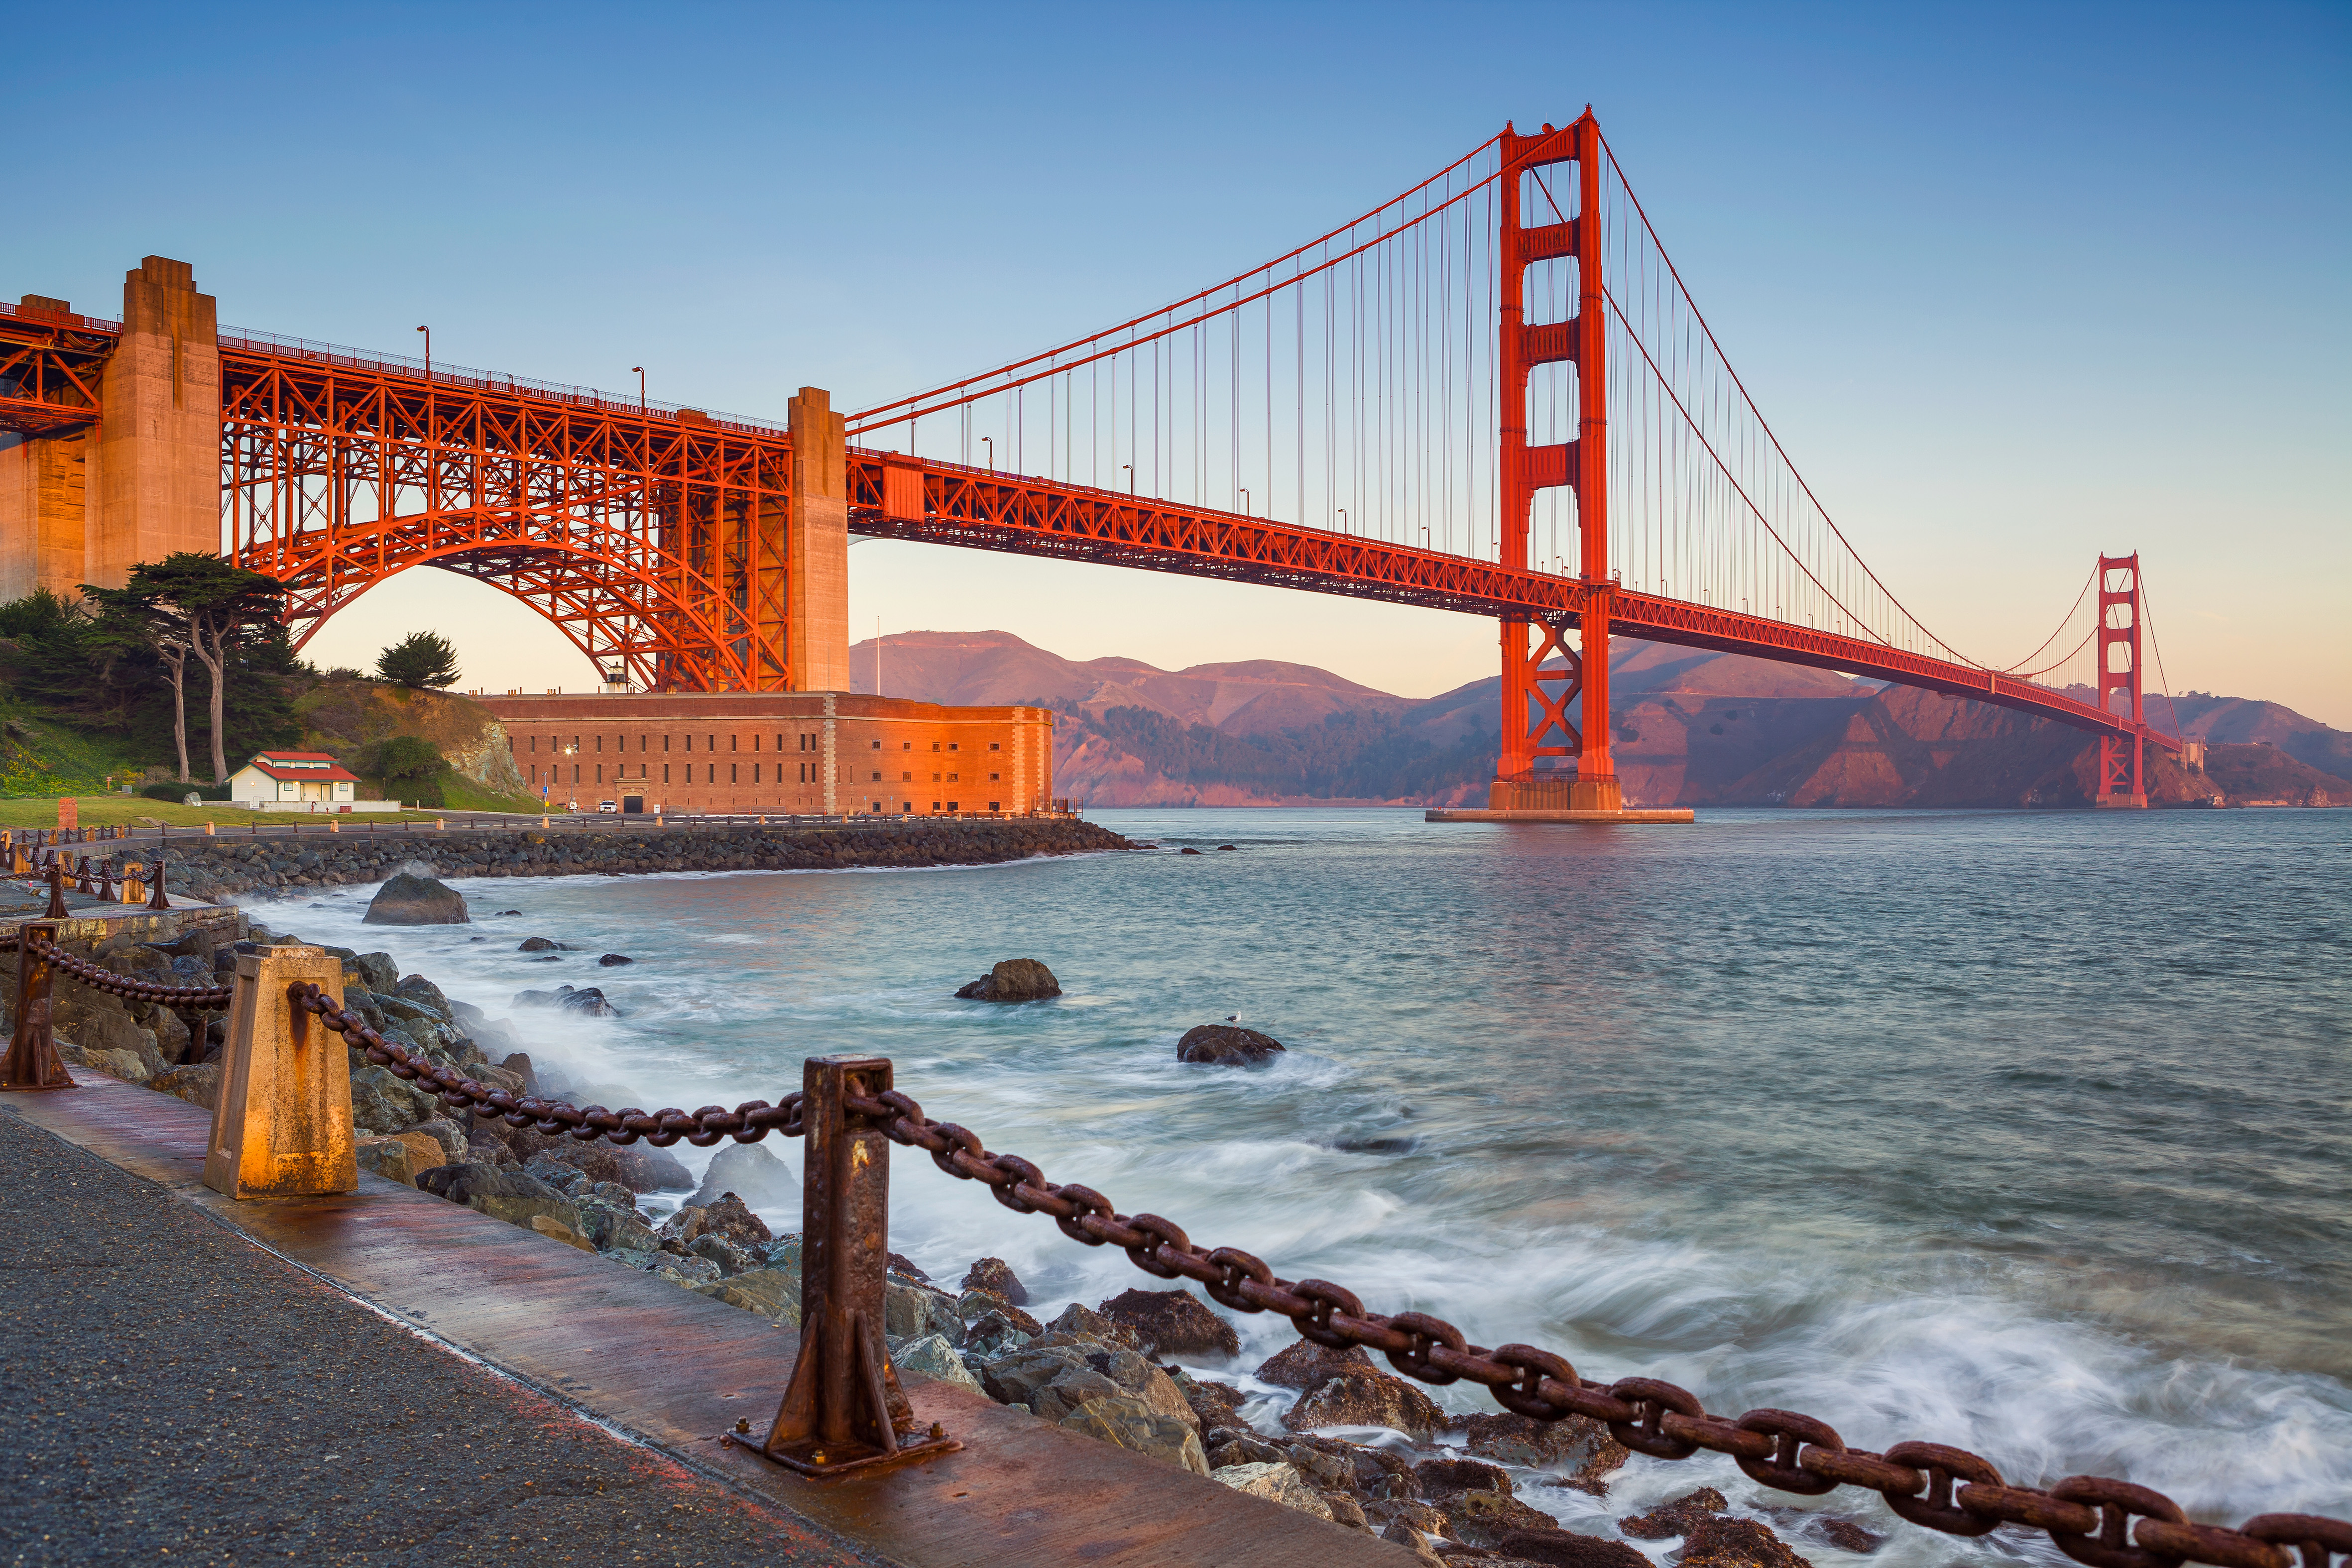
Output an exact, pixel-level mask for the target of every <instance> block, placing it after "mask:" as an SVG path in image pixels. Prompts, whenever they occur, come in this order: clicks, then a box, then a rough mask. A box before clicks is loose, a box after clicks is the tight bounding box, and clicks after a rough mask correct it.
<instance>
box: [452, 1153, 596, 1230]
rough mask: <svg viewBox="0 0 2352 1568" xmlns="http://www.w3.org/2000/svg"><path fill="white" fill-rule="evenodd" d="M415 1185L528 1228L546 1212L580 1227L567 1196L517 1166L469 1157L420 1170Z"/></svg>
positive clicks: (570, 1226) (565, 1224)
mask: <svg viewBox="0 0 2352 1568" xmlns="http://www.w3.org/2000/svg"><path fill="white" fill-rule="evenodd" d="M416 1185H417V1186H420V1187H422V1188H423V1189H424V1190H425V1191H426V1192H429V1193H432V1194H434V1195H435V1196H436V1197H446V1198H447V1199H448V1200H449V1201H450V1202H452V1203H462V1204H464V1205H466V1206H467V1207H469V1208H473V1209H476V1210H478V1211H479V1212H480V1213H483V1214H487V1215H488V1216H489V1217H490V1218H493V1219H503V1220H505V1221H506V1222H507V1223H508V1224H509V1225H520V1226H521V1227H523V1228H526V1229H529V1228H530V1222H531V1219H532V1217H534V1216H536V1215H545V1216H546V1217H547V1218H550V1219H553V1220H556V1221H557V1222H559V1223H561V1224H562V1226H563V1227H564V1228H566V1229H568V1230H575V1231H576V1230H580V1229H581V1228H582V1227H581V1223H580V1210H579V1209H578V1208H576V1207H573V1206H572V1201H571V1200H570V1199H569V1198H567V1197H564V1196H563V1195H562V1193H560V1192H558V1191H557V1190H556V1189H555V1188H553V1187H551V1186H548V1185H547V1184H546V1183H545V1182H543V1181H541V1180H540V1179H539V1178H538V1177H536V1176H525V1175H524V1174H523V1173H522V1172H520V1171H519V1170H512V1169H505V1170H502V1169H500V1168H499V1167H498V1166H487V1165H481V1164H478V1163H475V1162H471V1161H468V1162H467V1164H465V1165H457V1166H438V1167H436V1168H435V1169H433V1170H428V1171H422V1172H419V1173H418V1174H417V1176H416Z"/></svg>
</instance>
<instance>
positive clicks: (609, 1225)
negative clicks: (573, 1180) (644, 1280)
mask: <svg viewBox="0 0 2352 1568" xmlns="http://www.w3.org/2000/svg"><path fill="white" fill-rule="evenodd" d="M606 1185H609V1184H606ZM620 1190H622V1191H626V1190H627V1189H626V1188H622V1189H620ZM572 1206H573V1207H576V1208H578V1209H579V1210H580V1228H581V1229H582V1230H583V1231H584V1232H586V1234H587V1237H588V1239H589V1240H591V1241H593V1242H594V1243H595V1244H596V1249H597V1250H598V1251H600V1252H639V1251H643V1252H651V1251H655V1250H656V1249H659V1247H660V1245H661V1239H660V1237H659V1236H658V1235H656V1233H655V1231H654V1228H653V1227H652V1226H650V1225H647V1224H646V1219H645V1217H644V1216H643V1215H641V1214H639V1213H638V1212H637V1211H636V1207H635V1205H634V1204H621V1203H615V1202H614V1201H612V1200H611V1199H610V1198H607V1197H602V1196H599V1195H592V1196H589V1197H575V1198H573V1199H572Z"/></svg>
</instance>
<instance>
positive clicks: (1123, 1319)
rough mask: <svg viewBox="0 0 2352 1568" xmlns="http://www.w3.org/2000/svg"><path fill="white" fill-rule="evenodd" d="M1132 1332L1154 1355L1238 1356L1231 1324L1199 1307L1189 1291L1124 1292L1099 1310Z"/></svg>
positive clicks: (1238, 1343) (1239, 1345)
mask: <svg viewBox="0 0 2352 1568" xmlns="http://www.w3.org/2000/svg"><path fill="white" fill-rule="evenodd" d="M1098 1310H1099V1311H1100V1312H1101V1313H1102V1315H1103V1316H1105V1317H1107V1318H1108V1319H1110V1321H1111V1322H1115V1323H1124V1324H1126V1325H1127V1327H1129V1328H1130V1329H1132V1330H1134V1331H1135V1337H1136V1338H1137V1339H1138V1340H1139V1341H1140V1342H1141V1343H1142V1344H1143V1348H1144V1349H1145V1350H1146V1351H1149V1352H1150V1353H1152V1354H1157V1355H1163V1356H1167V1355H1239V1354H1241V1349H1242V1342H1241V1338H1240V1336H1239V1335H1237V1334H1236V1333H1234V1325H1233V1324H1231V1323H1229V1322H1226V1321H1225V1320H1224V1319H1223V1318H1221V1317H1219V1316H1218V1315H1217V1314H1216V1313H1214V1312H1211V1311H1210V1310H1209V1309H1208V1308H1206V1307H1204V1306H1202V1304H1201V1302H1200V1299H1199V1298H1198V1297H1196V1296H1194V1295H1193V1294H1192V1292H1191V1291H1122V1292H1120V1293H1119V1294H1118V1295H1116V1296H1113V1297H1112V1298H1111V1299H1110V1300H1109V1301H1105V1302H1104V1303H1103V1304H1102V1306H1101V1307H1100V1308H1099V1309H1098Z"/></svg>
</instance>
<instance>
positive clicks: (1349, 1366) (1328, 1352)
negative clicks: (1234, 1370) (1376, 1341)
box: [1256, 1339, 1373, 1388]
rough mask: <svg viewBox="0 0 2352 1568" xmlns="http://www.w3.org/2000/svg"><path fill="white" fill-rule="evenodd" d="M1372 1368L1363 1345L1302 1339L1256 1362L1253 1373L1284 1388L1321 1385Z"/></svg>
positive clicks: (1317, 1386) (1316, 1386)
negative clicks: (1336, 1347)
mask: <svg viewBox="0 0 2352 1568" xmlns="http://www.w3.org/2000/svg"><path fill="white" fill-rule="evenodd" d="M1372 1370H1373V1366H1372V1358H1371V1357H1370V1356H1369V1355H1366V1354H1364V1347H1363V1346H1362V1345H1360V1344H1351V1345H1349V1347H1348V1348H1347V1349H1345V1350H1333V1349H1332V1348H1331V1347H1330V1346H1328V1345H1322V1344H1317V1343H1315V1342H1314V1341H1313V1340H1311V1339H1302V1340H1300V1341H1299V1342H1298V1343H1296V1344H1293V1345H1290V1346H1288V1347H1286V1348H1285V1349H1283V1350H1279V1351H1276V1353H1275V1354H1272V1355H1270V1356H1267V1357H1266V1358H1265V1360H1264V1361H1263V1362H1261V1363H1259V1364H1258V1369H1257V1374H1256V1375H1257V1376H1258V1377H1259V1378H1260V1379H1262V1380H1264V1381H1265V1382H1267V1383H1272V1384H1276V1385H1280V1386H1281V1387H1284V1388H1320V1387H1321V1386H1322V1385H1324V1384H1326V1383H1328V1382H1329V1381H1330V1380H1331V1379H1333V1378H1335V1377H1343V1376H1345V1375H1348V1374H1349V1373H1353V1372H1370V1371H1372Z"/></svg>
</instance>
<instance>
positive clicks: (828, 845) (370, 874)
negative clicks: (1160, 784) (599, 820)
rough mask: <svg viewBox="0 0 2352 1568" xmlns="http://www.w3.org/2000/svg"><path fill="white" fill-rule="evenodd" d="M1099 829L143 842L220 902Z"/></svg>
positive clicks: (591, 831) (871, 859)
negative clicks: (423, 877) (386, 884)
mask: <svg viewBox="0 0 2352 1568" xmlns="http://www.w3.org/2000/svg"><path fill="white" fill-rule="evenodd" d="M1129 847H1131V846H1129V843H1128V841H1127V840H1126V839H1124V838H1122V837H1120V836H1119V835H1118V834H1117V833H1114V832H1112V831H1110V830H1108V828H1099V827H1097V826H1096V825H1095V824H1094V823H1092V822H1087V821H1076V820H1075V819H1068V820H1065V819H1055V820H1050V821H1043V820H1039V821H1033V820H1030V819H1027V818H1004V819H996V820H988V821H940V822H913V823H892V824H888V825H884V824H880V823H875V824H844V823H835V824H831V825H828V826H825V827H798V828H795V827H785V826H779V825H770V826H765V827H761V826H756V825H753V824H750V823H733V824H727V825H712V826H679V825H672V826H669V827H666V828H662V829H658V830H642V831H641V830H636V829H629V830H622V829H616V828H578V829H566V828H536V827H520V826H518V827H515V828H512V829H504V830H501V829H466V830H457V831H448V832H432V833H427V832H415V833H405V832H404V833H377V834H371V833H368V832H366V831H363V830H362V827H360V826H358V825H353V826H352V827H351V829H350V831H345V832H341V833H335V834H321V833H304V834H302V835H301V836H299V838H289V837H278V838H269V837H248V836H245V835H242V834H239V833H238V832H237V831H236V828H235V826H234V825H231V826H228V827H226V828H224V829H223V830H222V831H220V832H219V833H218V834H216V835H215V836H212V837H199V836H197V835H194V834H190V835H188V836H186V837H184V838H171V839H167V840H165V841H163V842H162V843H161V844H156V845H146V844H142V846H141V848H140V856H141V858H142V859H152V855H153V854H161V855H162V856H163V861H164V862H165V865H166V866H167V868H168V870H167V873H166V879H165V886H166V887H167V888H168V889H169V891H171V892H172V893H173V894H180V893H184V894H187V895H188V896H190V897H192V898H201V899H205V900H207V901H209V902H214V903H218V902H220V901H221V900H224V899H227V898H231V897H234V896H236V894H243V893H254V892H275V893H280V894H291V893H300V892H307V891H310V890H313V889H317V888H321V887H341V886H344V885H347V884H349V883H373V882H382V881H383V880H384V879H385V878H387V877H389V876H391V875H393V874H394V873H395V872H398V871H399V870H400V869H401V868H402V867H404V866H407V865H411V864H414V863H420V862H421V863H422V864H423V865H424V866H425V867H428V868H430V870H431V871H432V873H433V874H434V875H436V876H439V877H443V878H449V877H467V876H609V875H625V874H629V873H647V872H682V871H706V872H707V871H846V870H851V869H855V868H863V867H902V868H914V867H919V866H941V865H991V864H995V863H997V862H1003V861H1016V860H1026V859H1028V858H1029V857H1030V856H1032V855H1068V854H1087V853H1093V852H1099V851H1104V850H1121V849H1127V848H1129Z"/></svg>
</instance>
